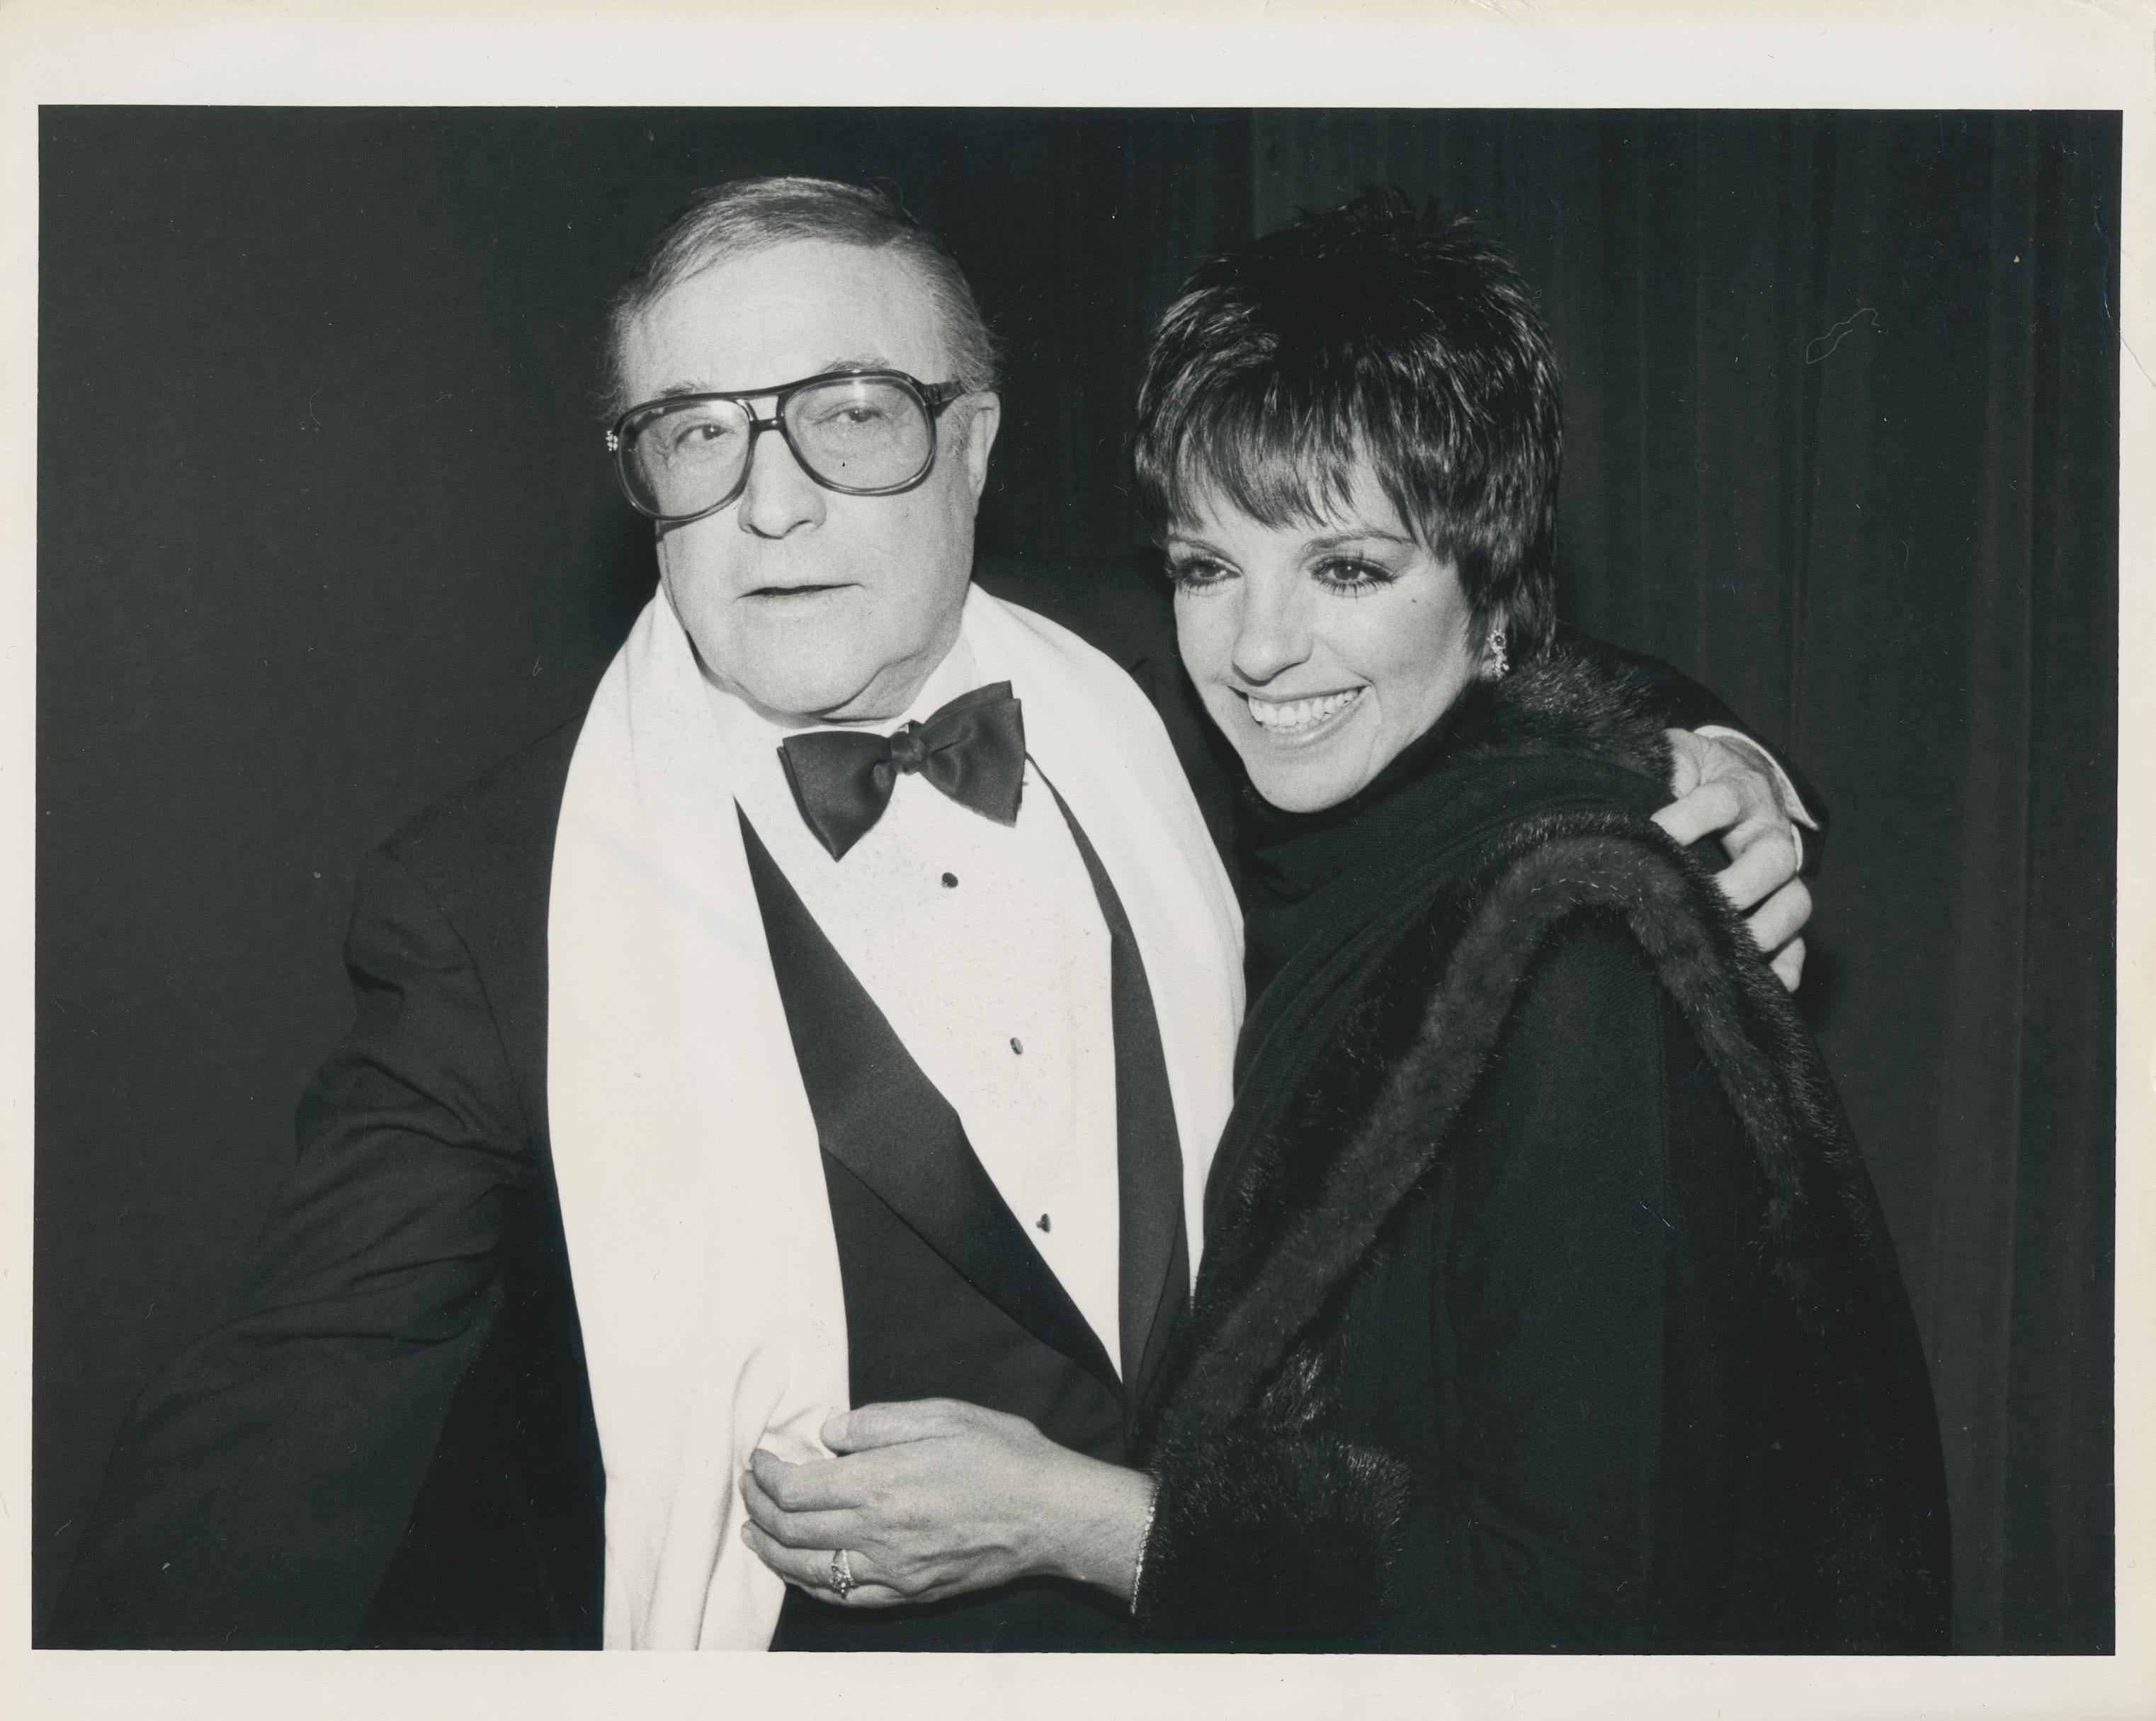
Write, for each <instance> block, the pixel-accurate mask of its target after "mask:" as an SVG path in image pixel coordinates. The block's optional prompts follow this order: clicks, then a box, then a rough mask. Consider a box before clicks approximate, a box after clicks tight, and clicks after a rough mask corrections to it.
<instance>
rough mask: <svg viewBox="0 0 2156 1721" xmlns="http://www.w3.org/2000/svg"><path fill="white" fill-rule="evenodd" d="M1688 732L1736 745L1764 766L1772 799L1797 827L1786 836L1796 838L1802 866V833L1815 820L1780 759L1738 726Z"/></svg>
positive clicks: (1813, 827)
mask: <svg viewBox="0 0 2156 1721" xmlns="http://www.w3.org/2000/svg"><path fill="white" fill-rule="evenodd" d="M1692 733H1693V734H1695V735H1704V736H1706V737H1707V738H1708V739H1709V740H1712V741H1719V742H1725V743H1726V744H1727V745H1729V746H1732V747H1736V748H1737V749H1738V751H1740V752H1741V753H1743V754H1744V755H1745V756H1746V757H1747V758H1753V759H1757V760H1758V761H1759V762H1760V763H1762V764H1763V765H1764V766H1765V767H1766V770H1767V774H1768V776H1769V777H1770V778H1773V779H1774V794H1775V798H1776V799H1779V801H1780V802H1781V804H1782V816H1783V817H1784V818H1785V819H1788V820H1789V823H1790V824H1791V825H1794V826H1796V827H1799V828H1798V829H1796V830H1792V831H1791V832H1790V835H1791V836H1793V837H1794V839H1795V840H1796V845H1797V865H1798V866H1803V865H1804V832H1805V831H1807V830H1818V829H1819V820H1818V819H1815V818H1814V817H1812V815H1811V814H1810V812H1809V809H1806V807H1805V805H1804V797H1803V796H1801V795H1799V794H1798V793H1797V786H1796V784H1795V783H1792V782H1791V781H1790V780H1789V773H1788V772H1787V771H1784V769H1783V768H1782V762H1781V761H1780V760H1779V759H1778V758H1775V757H1774V754H1773V753H1769V752H1768V750H1767V749H1766V748H1765V747H1762V746H1761V745H1760V744H1759V743H1758V742H1756V741H1754V740H1753V738H1752V737H1750V736H1748V735H1747V734H1746V733H1745V732H1743V730H1742V729H1732V728H1730V727H1728V726H1727V724H1725V723H1702V724H1701V725H1700V726H1699V727H1698V728H1697V729H1695V730H1693V731H1692Z"/></svg>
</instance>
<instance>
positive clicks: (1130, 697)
mask: <svg viewBox="0 0 2156 1721" xmlns="http://www.w3.org/2000/svg"><path fill="white" fill-rule="evenodd" d="M962 632H963V634H964V638H965V640H966V642H967V644H968V646H969V647H970V648H971V649H972V650H973V655H974V659H975V661H976V663H977V664H978V667H979V670H980V672H981V679H982V680H983V681H984V682H993V681H1005V680H1008V681H1010V682H1011V683H1012V686H1013V687H1014V691H1016V692H1017V694H1018V696H1019V700H1020V702H1021V704H1022V706H1023V707H1024V721H1025V735H1026V747H1027V751H1028V752H1029V753H1031V754H1032V756H1033V758H1034V759H1035V761H1036V762H1037V763H1039V766H1040V768H1041V770H1042V771H1043V773H1045V775H1046V776H1047V777H1048V778H1049V779H1050V781H1051V782H1053V783H1055V786H1056V788H1057V789H1058V790H1060V792H1061V794H1062V795H1063V797H1064V799H1065V801H1066V802H1068V803H1069V804H1070V809H1071V811H1072V813H1073V814H1075V817H1076V818H1077V820H1078V822H1079V824H1080V825H1081V827H1082V828H1083V829H1084V830H1085V832H1086V835H1087V837H1088V838H1090V839H1091V841H1092V844H1093V846H1094V848H1095V850H1096V851H1097V852H1098V854H1099V855H1100V856H1101V864H1102V865H1103V866H1105V867H1106V869H1107V871H1108V874H1109V876H1110V877H1111V879H1112V880H1113V881H1114V882H1115V886H1116V893H1117V895H1118V896H1120V897H1121V898H1122V904H1123V908H1124V912H1126V914H1127V916H1128V917H1129V919H1130V922H1131V928H1132V933H1133V935H1134V936H1135V938H1136V939H1137V946H1138V950H1139V953H1140V954H1141V956H1142V958H1143V959H1144V963H1145V970H1146V977H1147V981H1148V983H1149V984H1150V985H1151V988H1152V999H1153V1007H1154V1011H1155V1015H1156V1016H1157V1017H1158V1022H1159V1027H1160V1037H1161V1045H1162V1050H1163V1053H1164V1054H1165V1056H1166V1059H1167V1063H1168V1080H1169V1087H1170V1090H1171V1092H1172V1094H1173V1099H1174V1107H1175V1121H1176V1128H1177V1130H1178V1133H1179V1134H1180V1136H1181V1138H1182V1145H1183V1213H1184V1217H1185V1220H1186V1221H1187V1223H1188V1225H1189V1228H1190V1258H1191V1260H1192V1261H1193V1262H1195V1261H1196V1260H1197V1258H1198V1243H1199V1223H1200V1216H1201V1215H1202V1212H1203V1209H1204V1184H1205V1171H1206V1167H1207V1165H1208V1164H1209V1161H1210V1158H1211V1155H1212V1152H1213V1148H1214V1143H1216V1142H1217V1141H1218V1139H1219V1133H1220V1128H1221V1126H1222V1124H1223V1123H1224V1122H1225V1120H1226V1117H1227V1114H1228V1106H1229V1086H1230V1082H1231V1080H1232V1070H1233V1059H1234V1053H1235V1034H1236V1030H1237V1028H1238V1026H1239V1025H1240V1021H1241V1017H1242V1004H1243V996H1242V933H1241V927H1240V922H1239V920H1238V917H1237V914H1236V910H1235V898H1234V896H1233V893H1232V891H1231V890H1230V888H1229V882H1228V878H1227V875H1226V873H1225V871H1224V870H1223V869H1222V867H1221V865H1220V862H1219V856H1218V855H1216V854H1215V853H1214V849H1213V845H1212V842H1211V840H1210V839H1209V837H1208V835H1207V834H1206V831H1205V827H1204V821H1203V820H1202V819H1201V818H1200V817H1199V812H1198V808H1197V805H1196V803H1195V802H1194V801H1193V799H1191V795H1190V791H1189V789H1188V785H1187V783H1185V782H1184V780H1183V773H1182V771H1181V768H1179V766H1178V763H1177V762H1176V758H1175V753H1174V750H1173V747H1171V746H1170V745H1169V742H1168V737H1167V734H1166V732H1164V731H1163V729H1162V727H1161V726H1160V722H1159V719H1158V717H1156V716H1155V715H1154V713H1153V711H1152V706H1150V705H1148V704H1147V701H1146V700H1145V697H1144V696H1143V695H1142V694H1141V693H1140V692H1139V691H1138V690H1137V687H1136V686H1134V685H1133V684H1132V682H1131V681H1130V679H1129V678H1128V677H1127V676H1125V675H1124V674H1123V672H1122V670H1119V669H1118V668H1116V665H1114V664H1113V663H1112V662H1111V661H1110V660H1108V659H1107V658H1106V657H1104V656H1103V655H1101V653H1099V652H1097V651H1096V650H1093V649H1092V647H1091V646H1089V645H1086V644H1085V643H1084V642H1083V641H1081V640H1079V639H1078V638H1077V637H1076V636H1075V634H1070V632H1068V631H1067V630H1065V629H1062V628H1060V627H1058V626H1056V625H1055V624H1054V623H1052V622H1050V621H1047V620H1045V619H1042V618H1041V617H1039V616H1037V615H1034V614H1031V613H1030V612H1029V611H1027V610H1024V609H1019V608H1017V607H1016V606H1014V605H1012V604H1004V603H1003V602H1001V601H999V600H998V599H997V598H992V597H989V596H988V594H987V593H983V592H981V591H979V590H978V588H977V589H975V590H973V592H971V593H969V594H968V598H967V602H966V609H965V614H964V618H963V621H962ZM707 700H708V695H707V693H706V690H705V687H704V686H703V682H702V678H701V674H700V672H699V670H697V667H696V660H695V657H694V655H693V653H692V652H691V650H690V645H689V640H688V637H687V635H686V634H685V633H684V632H683V630H682V628H681V624H680V620H679V619H678V618H677V617H676V616H675V613H674V609H673V607H672V605H671V604H670V601H669V600H668V598H666V596H665V592H664V590H663V588H662V590H661V592H660V595H658V596H657V597H654V598H653V600H652V601H651V603H650V604H649V606H648V607H647V608H646V609H645V610H644V614H643V615H642V616H641V617H639V619H638V621H637V624H636V626H635V628H634V629H633V630H632V631H631V633H630V634H629V639H628V640H627V642H626V643H625V644H624V645H623V647H622V649H621V651H620V653H619V655H617V656H616V657H615V659H614V660H613V665H612V666H611V667H610V668H609V669H608V671H607V674H606V676H605V679H604V680H603V681H601V682H600V684H599V688H598V693H597V694H596V695H594V696H593V701H592V706H591V711H590V712H589V714H588V716H587V717H586V718H585V721H584V727H583V732H582V734H581V735H580V736H579V737H578V739H577V750H576V755H575V758H573V759H572V761H571V763H570V767H569V778H568V785H567V789H566V791H565V793H564V794H563V796H562V813H561V819H560V823H559V825H558V826H557V830H556V835H555V849H554V870H553V882H552V896H551V897H550V899H549V905H548V911H547V962H548V971H547V994H548V996H547V1109H548V1115H549V1121H550V1126H551V1130H552V1142H553V1155H554V1173H555V1179H556V1182H557V1185H558V1187H559V1189H560V1191H561V1200H562V1223H563V1226H564V1229H565V1230H566V1232H567V1240H568V1247H569V1263H570V1271H571V1276H572V1281H573V1283H574V1286H575V1290H576V1298H577V1318H578V1321H579V1323H580V1324H581V1326H582V1328H583V1343H584V1354H585V1358H586V1361H587V1364H588V1369H589V1374H590V1378H591V1388H592V1401H593V1410H594V1412H595V1414H596V1416H597V1419H598V1433H599V1446H600V1451H601V1455H602V1457H603V1461H604V1463H605V1468H606V1478H607V1500H606V1616H605V1641H606V1644H607V1647H608V1648H616V1647H636V1648H676V1649H685V1648H706V1649H761V1648H763V1647H766V1646H767V1644H768V1643H769V1642H770V1640H771V1634H772V1631H773V1627H774V1626H775V1625H776V1624H777V1621H778V1609H779V1604H780V1602H781V1600H783V1595H784V1590H783V1585H781V1583H780V1582H779V1580H778V1578H777V1577H775V1576H774V1575H773V1574H772V1573H771V1572H770V1571H769V1569H767V1568H766V1567H765V1566H764V1564H763V1563H762V1561H761V1560H759V1559H757V1557H756V1556H755V1555H754V1554H752V1553H750V1552H749V1550H748V1549H747V1548H746V1547H744V1546H742V1544H741V1541H740V1527H741V1523H742V1520H743V1517H744V1513H743V1509H742V1504H741V1500H740V1494H739V1490H738V1488H737V1485H736V1484H737V1477H739V1475H740V1473H741V1472H742V1469H743V1468H744V1467H746V1466H747V1462H748V1458H749V1455H750V1454H751V1453H752V1451H755V1449H756V1448H757V1446H767V1447H769V1448H770V1449H771V1450H772V1451H774V1452H776V1453H777V1454H778V1456H781V1457H783V1458H788V1459H793V1460H799V1459H803V1458H807V1457H810V1456H821V1455H822V1454H823V1451H824V1448H823V1446H822V1445H821V1442H820V1441H819V1438H818V1431H819V1429H820V1428H821V1427H822V1426H823V1422H824V1418H825V1417H826V1416H827V1415H829V1413H830V1412H831V1411H832V1410H834V1409H840V1408H844V1406H845V1405H846V1402H847V1390H846V1380H847V1374H846V1330H845V1307H844V1298H843V1296H842V1293H841V1291H840V1287H839V1261H838V1251H837V1247H836V1245H835V1243H834V1240H833V1236H832V1230H831V1220H830V1209H829V1203H828V1200H827V1199H826V1196H825V1194H824V1173H823V1167H822V1164H821V1161H820V1158H819V1151H818V1147H817V1138H816V1126H815V1121H814V1117H812V1116H811V1114H810V1112H809V1109H808V1098H807V1096H806V1094H805V1093H804V1092H803V1088H802V1084H801V1076H800V1071H799V1068H798V1065H797V1063H796V1061H795V1057H794V1052H793V1042H792V1040H791V1038H790V1037H789V1035H788V1030H787V1026H786V1016H785V1012H784V1009H783V1005H782V1004H781V1003H780V1000H779V995H778V983H777V981H776V980H775V979H774V978H773V974H772V967H771V954H770V951H769V949H768V948H767V945H766V943H765V941H764V933H763V922H762V915H761V914H760V912H758V909H757V899H756V891H755V887H754V886H753V885H752V882H751V881H750V877H749V873H748V866H747V860H746V858H745V856H744V855H743V853H742V840H741V830H740V825H739V823H738V821H737V814H736V812H735V808H734V802H733V796H732V794H731V791H730V789H729V787H728V785H727V783H726V781H725V780H724V778H725V770H724V768H723V765H722V764H721V753H720V748H719V747H718V745H717V737H716V732H715V727H714V718H713V717H712V714H711V710H710V707H709V706H708V703H707Z"/></svg>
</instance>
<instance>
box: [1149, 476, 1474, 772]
mask: <svg viewBox="0 0 2156 1721" xmlns="http://www.w3.org/2000/svg"><path fill="white" fill-rule="evenodd" d="M1347 497H1348V499H1347V502H1346V503H1345V504H1344V505H1343V506H1340V507H1338V508H1337V510H1335V511H1330V512H1328V513H1327V514H1325V515H1324V516H1322V517H1320V518H1319V519H1317V520H1315V521H1312V522H1310V523H1308V524H1307V525H1296V524H1290V525H1285V526H1277V527H1275V526H1267V525H1265V524H1264V523H1263V522H1262V521H1257V520H1254V519H1252V518H1251V517H1250V516H1249V515H1248V514H1245V513H1243V512H1241V511H1239V510H1237V509H1235V506H1233V505H1232V504H1230V503H1228V502H1226V501H1224V499H1223V498H1222V497H1221V496H1220V495H1219V492H1218V491H1213V492H1212V493H1211V494H1210V495H1206V496H1202V497H1201V499H1200V500H1199V501H1197V503H1196V505H1195V508H1194V516H1195V517H1194V518H1193V520H1192V521H1191V522H1190V523H1189V525H1188V526H1187V527H1184V526H1178V527H1173V528H1172V529H1171V530H1170V532H1169V533H1168V568H1169V571H1170V572H1171V573H1172V574H1173V578H1174V580H1175V595H1176V603H1175V627H1176V634H1177V637H1178V639H1179V640H1180V641H1181V642H1182V649H1183V662H1184V664H1185V665H1187V666H1188V669H1189V670H1190V676H1191V680H1192V681H1193V682H1194V683H1195V684H1196V685H1197V687H1198V691H1199V696H1201V697H1202V698H1203V699H1204V701H1205V708H1206V710H1207V712H1209V713H1210V714H1211V716H1212V718H1213V721H1214V722H1215V723H1217V724H1218V725H1219V727H1220V730H1221V732H1222V733H1223V734H1224V735H1226V736H1227V737H1228V738H1229V741H1230V742H1231V743H1232V744H1233V745H1234V747H1235V751H1236V753H1238V754H1240V756H1241V758H1242V761H1243V768H1244V769H1245V771H1246V772H1248V773H1250V783H1251V786H1252V787H1253V788H1255V789H1256V790H1257V792H1258V793H1259V794H1260V795H1261V796H1263V797H1264V798H1265V800H1266V801H1268V802H1269V803H1270V804H1272V805H1274V806H1276V807H1279V808H1282V809H1286V810H1287V811H1289V812H1296V813H1307V812H1315V811H1317V809H1320V808H1322V807H1331V806H1337V805H1338V804H1340V803H1341V802H1342V801H1344V800H1346V799H1347V798H1348V797H1349V796H1350V795H1353V794H1356V793H1358V791H1359V790H1361V789H1363V788H1364V787H1365V786H1366V785H1367V784H1368V783H1369V781H1370V779H1371V778H1373V777H1375V776H1376V775H1377V774H1378V772H1379V771H1381V770H1382V769H1383V768H1384V767H1385V765H1386V764H1387V763H1388V762H1389V761H1390V760H1391V759H1393V758H1394V757H1395V756H1397V755H1398V754H1399V752H1400V750H1401V749H1402V748H1403V747H1406V746H1407V745H1408V744H1409V742H1412V741H1413V740H1414V738H1415V737H1417V736H1419V735H1421V734H1423V733H1424V732H1426V731H1427V730H1428V729H1429V728H1430V725H1431V724H1433V723H1435V722H1436V721H1437V719H1438V717H1440V715H1441V714H1442V713H1443V712H1445V708H1446V707H1447V706H1450V704H1451V703H1452V701H1454V700H1455V699H1456V698H1458V697H1459V696H1460V692H1461V691H1462V690H1463V689H1465V688H1466V686H1467V685H1468V683H1469V682H1470V681H1472V680H1473V679H1474V677H1475V673H1476V660H1477V658H1478V655H1479V654H1478V652H1477V651H1476V647H1475V645H1473V643H1472V642H1471V638H1470V629H1471V626H1472V624H1473V619H1474V606H1473V605H1472V604H1471V603H1470V602H1469V600H1468V598H1467V594H1466V592H1465V591H1464V590H1463V589H1462V588H1461V585H1460V572H1459V565H1458V563H1456V562H1455V561H1454V560H1453V558H1452V557H1449V556H1445V555H1441V554H1440V553H1439V552H1436V551H1435V550H1433V549H1431V548H1430V547H1429V546H1428V545H1427V544H1425V543H1423V542H1420V541H1419V540H1418V539H1417V538H1415V537H1414V536H1413V535H1412V534H1411V533H1410V532H1409V530H1408V528H1407V526H1406V524H1405V523H1404V521H1402V520H1401V519H1400V517H1399V514H1398V512H1397V511H1395V510H1394V507H1393V505H1392V504H1391V502H1389V501H1388V500H1387V499H1386V498H1385V496H1384V495H1383V491H1381V490H1380V489H1379V487H1378V483H1377V480H1376V479H1375V478H1374V477H1373V475H1371V473H1370V471H1369V470H1368V466H1367V465H1363V466H1362V467H1360V468H1359V469H1358V470H1357V471H1356V472H1355V473H1354V475H1353V477H1352V479H1351V480H1350V481H1349V484H1348V486H1347ZM1500 631H1501V626H1500V627H1493V629H1491V636H1492V637H1496V634H1498V633H1499V632H1500Z"/></svg>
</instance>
